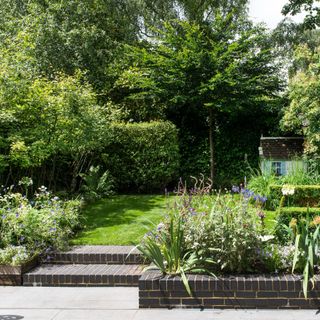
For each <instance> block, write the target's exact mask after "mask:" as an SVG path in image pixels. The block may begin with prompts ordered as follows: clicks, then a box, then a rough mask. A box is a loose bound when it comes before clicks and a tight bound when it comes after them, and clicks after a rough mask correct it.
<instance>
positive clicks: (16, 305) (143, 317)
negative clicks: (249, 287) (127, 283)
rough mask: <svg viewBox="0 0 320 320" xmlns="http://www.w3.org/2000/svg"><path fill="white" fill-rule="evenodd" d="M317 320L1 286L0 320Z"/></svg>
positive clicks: (126, 293) (289, 313) (94, 292)
mask: <svg viewBox="0 0 320 320" xmlns="http://www.w3.org/2000/svg"><path fill="white" fill-rule="evenodd" d="M19 319H23V320H38V319H39V320H98V319H99V320H104V319H106V320H118V319H119V320H180V319H181V320H198V319H204V320H207V319H208V320H209V319H210V320H213V319H214V320H297V319H299V320H313V319H315V320H317V319H319V320H320V314H319V313H318V311H317V310H204V311H201V310H194V309H185V310H183V309H175V310H166V309H153V310H142V309H140V310H139V309H138V289H137V288H117V287H116V288H108V287H106V288H101V287H99V288H91V287H88V288H83V287H80V288H78V287H74V288H70V287H67V288H61V287H0V320H19Z"/></svg>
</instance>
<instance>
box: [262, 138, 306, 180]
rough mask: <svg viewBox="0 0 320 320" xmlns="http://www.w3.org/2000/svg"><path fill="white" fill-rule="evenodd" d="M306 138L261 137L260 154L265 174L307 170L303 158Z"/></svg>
mask: <svg viewBox="0 0 320 320" xmlns="http://www.w3.org/2000/svg"><path fill="white" fill-rule="evenodd" d="M303 145H304V138H302V137H261V138H260V147H259V156H260V163H261V170H262V173H264V174H271V173H274V174H276V175H278V176H283V175H286V174H288V173H290V172H292V171H296V170H306V168H307V164H306V162H305V161H304V160H303V158H302V156H303V150H304V147H303Z"/></svg>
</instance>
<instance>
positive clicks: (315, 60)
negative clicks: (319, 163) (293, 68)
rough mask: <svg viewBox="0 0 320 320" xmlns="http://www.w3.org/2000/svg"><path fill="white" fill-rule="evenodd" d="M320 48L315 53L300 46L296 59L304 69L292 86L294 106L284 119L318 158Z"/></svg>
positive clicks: (319, 140) (290, 90)
mask: <svg viewBox="0 0 320 320" xmlns="http://www.w3.org/2000/svg"><path fill="white" fill-rule="evenodd" d="M319 50H320V49H319V47H318V48H317V49H316V50H315V52H314V53H313V52H311V51H310V49H308V48H307V47H306V46H300V47H298V49H297V51H296V57H295V58H296V60H297V61H299V65H300V69H299V71H298V72H297V73H296V75H295V76H294V77H293V78H292V79H291V81H290V84H289V94H290V100H291V103H290V106H289V107H288V108H286V110H285V113H284V117H283V120H282V124H283V127H284V128H286V129H289V130H292V131H295V132H296V133H300V134H303V135H304V136H305V137H306V139H307V143H306V145H305V149H306V152H307V153H308V154H310V155H315V156H317V154H318V152H319V147H320V138H319V130H318V128H319V110H320V100H319V96H320V94H319V93H320V76H319V75H320V73H319V70H320V60H319Z"/></svg>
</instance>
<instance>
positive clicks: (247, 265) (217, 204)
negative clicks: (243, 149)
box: [185, 189, 265, 273]
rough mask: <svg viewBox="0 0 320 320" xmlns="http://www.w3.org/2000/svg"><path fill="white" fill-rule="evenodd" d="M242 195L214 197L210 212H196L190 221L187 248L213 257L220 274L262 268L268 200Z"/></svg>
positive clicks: (244, 193)
mask: <svg viewBox="0 0 320 320" xmlns="http://www.w3.org/2000/svg"><path fill="white" fill-rule="evenodd" d="M233 190H235V189H233ZM239 192H240V197H235V196H231V195H230V194H218V195H217V196H215V197H211V202H212V205H211V208H210V210H208V211H203V212H198V211H197V210H195V209H194V210H191V212H190V215H189V216H188V217H187V218H186V222H185V235H186V238H185V241H186V246H187V247H190V248H192V250H195V251H196V252H198V251H202V252H205V254H206V255H207V256H210V257H212V259H213V260H214V261H215V262H216V265H215V270H216V271H218V272H238V273H240V272H248V271H253V270H254V269H255V266H256V265H257V264H258V260H259V256H258V255H257V249H258V248H260V247H261V245H262V243H261V239H260V235H261V233H262V232H263V219H264V217H265V214H264V212H263V211H262V206H263V202H264V201H265V199H264V197H261V196H258V195H255V194H254V193H253V192H251V191H249V190H244V189H241V190H239ZM250 201H254V202H255V204H256V206H255V207H254V206H252V205H251V204H250Z"/></svg>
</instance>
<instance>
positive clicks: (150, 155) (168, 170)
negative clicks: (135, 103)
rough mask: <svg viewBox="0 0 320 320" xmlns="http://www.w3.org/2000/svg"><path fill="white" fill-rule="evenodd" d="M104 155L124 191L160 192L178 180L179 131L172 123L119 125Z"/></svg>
mask: <svg viewBox="0 0 320 320" xmlns="http://www.w3.org/2000/svg"><path fill="white" fill-rule="evenodd" d="M111 136H112V139H110V143H109V144H108V145H107V146H106V152H105V154H104V155H103V159H104V162H105V166H106V168H108V170H109V171H110V174H111V176H112V177H114V178H115V185H116V187H117V188H118V189H119V190H121V191H128V190H134V191H144V192H150V191H155V190H156V191H159V190H163V188H164V187H165V186H166V185H167V184H168V183H170V182H171V181H172V180H173V179H175V178H176V177H177V172H178V168H179V148H178V140H177V129H176V128H175V126H174V125H173V124H172V123H170V122H150V123H132V124H124V123H118V124H113V125H112V126H111Z"/></svg>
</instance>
